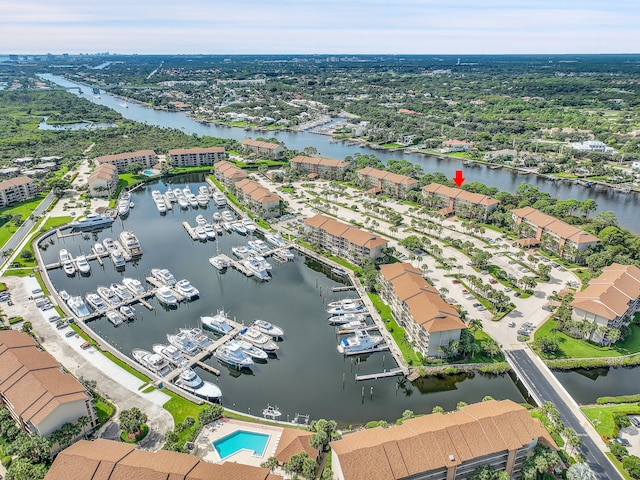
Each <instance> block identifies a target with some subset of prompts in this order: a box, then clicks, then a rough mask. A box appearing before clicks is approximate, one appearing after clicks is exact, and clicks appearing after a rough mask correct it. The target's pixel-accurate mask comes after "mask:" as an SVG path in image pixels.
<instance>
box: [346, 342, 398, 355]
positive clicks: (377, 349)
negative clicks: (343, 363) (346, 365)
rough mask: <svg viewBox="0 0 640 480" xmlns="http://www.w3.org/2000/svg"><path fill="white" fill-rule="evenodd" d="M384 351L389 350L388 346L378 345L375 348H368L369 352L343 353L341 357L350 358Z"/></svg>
mask: <svg viewBox="0 0 640 480" xmlns="http://www.w3.org/2000/svg"><path fill="white" fill-rule="evenodd" d="M386 350H389V345H387V344H386V343H385V344H384V345H378V346H377V347H373V348H370V349H369V350H361V351H359V352H344V353H343V355H344V356H345V357H350V356H352V355H365V354H367V353H375V352H384V351H386Z"/></svg>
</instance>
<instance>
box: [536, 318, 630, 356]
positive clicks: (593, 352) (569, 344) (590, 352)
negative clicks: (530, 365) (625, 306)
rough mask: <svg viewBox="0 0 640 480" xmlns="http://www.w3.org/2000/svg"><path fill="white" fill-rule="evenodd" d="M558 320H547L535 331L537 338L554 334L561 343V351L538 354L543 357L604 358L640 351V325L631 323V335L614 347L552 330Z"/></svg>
mask: <svg viewBox="0 0 640 480" xmlns="http://www.w3.org/2000/svg"><path fill="white" fill-rule="evenodd" d="M557 324H558V322H556V321H555V320H552V319H549V320H547V321H546V322H545V323H544V324H543V325H542V326H541V327H540V328H538V330H536V332H535V337H534V338H535V339H538V338H540V337H542V336H545V335H546V336H554V335H555V337H556V338H557V339H558V342H559V343H560V351H559V352H558V353H556V354H555V355H553V356H549V355H545V354H543V353H541V352H538V354H539V355H540V356H541V357H542V358H603V357H621V356H623V355H631V354H633V353H638V352H640V327H638V326H636V325H630V328H631V335H629V336H628V337H627V338H626V339H625V340H623V341H620V342H618V343H616V344H615V345H614V346H612V347H600V346H598V345H595V344H592V343H589V342H587V341H584V340H578V339H575V338H572V337H570V336H568V335H567V334H565V333H562V332H552V330H553V329H554V328H555V327H556V325H557Z"/></svg>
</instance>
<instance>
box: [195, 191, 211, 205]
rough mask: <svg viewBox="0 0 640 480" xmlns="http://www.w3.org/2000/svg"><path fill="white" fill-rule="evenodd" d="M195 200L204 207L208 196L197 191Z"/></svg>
mask: <svg viewBox="0 0 640 480" xmlns="http://www.w3.org/2000/svg"><path fill="white" fill-rule="evenodd" d="M196 201H197V202H198V206H199V207H206V206H207V205H209V196H208V195H203V194H202V193H199V194H198V195H196Z"/></svg>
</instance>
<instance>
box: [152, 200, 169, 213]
mask: <svg viewBox="0 0 640 480" xmlns="http://www.w3.org/2000/svg"><path fill="white" fill-rule="evenodd" d="M154 202H155V204H156V209H157V210H158V213H167V203H166V202H165V201H164V199H163V198H159V199H157V200H154Z"/></svg>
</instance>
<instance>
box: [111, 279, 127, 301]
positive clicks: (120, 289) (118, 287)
mask: <svg viewBox="0 0 640 480" xmlns="http://www.w3.org/2000/svg"><path fill="white" fill-rule="evenodd" d="M109 289H110V290H111V291H112V292H113V293H115V294H116V295H117V296H118V297H120V299H121V300H131V299H132V298H133V295H132V294H131V292H130V291H129V289H128V288H127V287H125V286H124V285H122V284H121V283H112V284H111V285H109Z"/></svg>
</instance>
